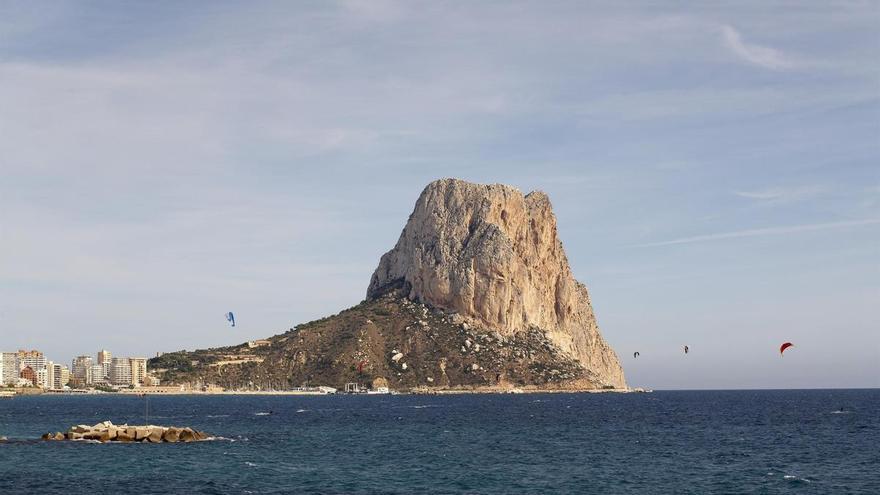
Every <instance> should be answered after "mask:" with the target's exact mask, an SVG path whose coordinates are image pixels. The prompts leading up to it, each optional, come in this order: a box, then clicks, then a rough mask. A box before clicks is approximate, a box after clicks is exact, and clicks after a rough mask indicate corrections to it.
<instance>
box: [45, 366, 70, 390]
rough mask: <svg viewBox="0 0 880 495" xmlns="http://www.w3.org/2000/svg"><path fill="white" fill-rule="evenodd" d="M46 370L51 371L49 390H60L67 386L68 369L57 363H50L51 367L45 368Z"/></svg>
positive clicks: (68, 378)
mask: <svg viewBox="0 0 880 495" xmlns="http://www.w3.org/2000/svg"><path fill="white" fill-rule="evenodd" d="M46 369H51V370H52V375H51V377H50V378H51V380H50V382H49V388H52V389H55V390H61V389H63V388H64V386H65V385H67V382H68V381H69V380H70V369H69V368H68V367H67V366H64V365H63V364H59V363H52V365H51V366H47V367H46Z"/></svg>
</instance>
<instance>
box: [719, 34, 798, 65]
mask: <svg viewBox="0 0 880 495" xmlns="http://www.w3.org/2000/svg"><path fill="white" fill-rule="evenodd" d="M721 35H722V38H723V40H724V46H726V47H727V48H728V49H729V50H730V51H732V52H733V53H734V54H735V55H736V56H738V57H739V58H741V59H743V60H745V61H746V62H749V63H750V64H753V65H757V66H760V67H764V68H765V69H773V70H785V69H791V68H793V67H794V66H795V64H794V62H793V61H792V60H791V59H790V58H789V57H787V56H786V55H785V54H784V53H782V52H781V51H779V50H777V49H775V48H770V47H766V46H761V45H755V44H752V43H746V42H745V41H743V39H742V35H741V34H740V33H739V31H737V30H736V29H734V28H732V27H730V26H722V27H721Z"/></svg>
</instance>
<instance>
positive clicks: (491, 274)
mask: <svg viewBox="0 0 880 495" xmlns="http://www.w3.org/2000/svg"><path fill="white" fill-rule="evenodd" d="M401 288H402V289H403V290H404V292H405V294H406V295H407V297H408V298H409V299H410V300H412V301H417V302H420V303H423V304H426V305H427V306H429V307H433V308H437V309H440V310H445V311H448V312H456V313H458V314H459V315H460V316H461V317H462V318H463V319H464V321H467V322H469V323H470V324H472V325H475V326H477V327H482V328H485V329H487V330H492V331H497V332H499V333H501V334H502V335H505V336H514V335H516V334H519V333H521V332H525V331H533V330H535V329H539V330H541V331H543V332H544V333H545V335H546V336H547V338H548V339H549V341H550V342H552V343H553V344H555V345H556V346H557V347H558V348H559V349H560V350H561V351H562V352H563V353H564V354H566V355H568V356H570V357H572V358H573V359H575V360H576V361H577V362H579V363H580V364H581V365H583V367H584V368H586V369H587V370H588V371H589V372H591V375H593V376H594V377H595V378H596V379H597V381H598V384H600V385H603V386H614V387H616V388H624V387H626V381H625V379H624V376H623V369H622V368H621V366H620V362H619V361H618V359H617V356H616V354H615V353H614V351H613V350H612V349H611V347H610V346H609V345H608V344H607V343H606V342H605V340H604V339H603V338H602V336H601V335H600V334H599V327H598V326H597V324H596V318H595V315H594V314H593V309H592V306H591V304H590V298H589V294H588V292H587V288H586V287H585V286H584V285H583V284H581V283H579V282H578V281H577V280H575V279H574V277H573V276H572V273H571V268H570V267H569V265H568V260H567V258H566V256H565V251H564V250H563V248H562V243H561V242H560V240H559V238H558V237H557V234H556V217H555V215H554V214H553V210H552V206H551V204H550V200H549V198H548V197H547V195H546V194H544V193H543V192H538V191H535V192H531V193H529V194H527V195H523V194H522V193H521V192H520V191H519V190H517V189H515V188H513V187H510V186H505V185H500V184H492V185H482V184H473V183H469V182H465V181H462V180H457V179H442V180H437V181H435V182H432V183H431V184H429V185H428V186H427V187H426V188H425V190H424V191H423V192H422V194H421V196H420V197H419V199H418V201H417V202H416V205H415V209H414V210H413V212H412V214H411V215H410V217H409V221H408V222H407V224H406V226H405V227H404V229H403V232H402V233H401V235H400V239H399V240H398V241H397V245H396V246H395V247H394V249H392V250H391V251H389V252H388V253H386V254H385V255H384V256H382V259H381V260H380V262H379V266H378V268H376V271H375V272H374V273H373V276H372V279H371V281H370V286H369V288H368V290H367V297H368V299H375V298H377V297H379V296H381V295H383V294H385V293H386V292H388V291H389V290H392V289H401Z"/></svg>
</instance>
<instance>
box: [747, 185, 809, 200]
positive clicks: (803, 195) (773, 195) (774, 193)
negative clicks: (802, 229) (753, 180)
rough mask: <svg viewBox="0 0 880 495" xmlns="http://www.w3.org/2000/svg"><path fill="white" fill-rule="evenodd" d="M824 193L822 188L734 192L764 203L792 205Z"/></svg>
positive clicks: (783, 188)
mask: <svg viewBox="0 0 880 495" xmlns="http://www.w3.org/2000/svg"><path fill="white" fill-rule="evenodd" d="M822 192H824V188H823V187H821V186H800V187H774V188H769V189H760V190H756V191H734V194H736V195H737V196H739V197H741V198H745V199H750V200H754V201H758V202H762V203H790V202H794V201H800V200H803V199H809V198H814V197H816V196H817V195H819V194H821V193H822Z"/></svg>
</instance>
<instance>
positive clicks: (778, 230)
mask: <svg viewBox="0 0 880 495" xmlns="http://www.w3.org/2000/svg"><path fill="white" fill-rule="evenodd" d="M876 224H880V218H868V219H864V220H847V221H843V222H828V223H813V224H807V225H790V226H784V227H767V228H763V229H748V230H737V231H734V232H721V233H717V234H706V235H697V236H693V237H682V238H680V239H672V240H669V241H660V242H649V243H647V244H639V245H637V246H635V247H657V246H672V245H675V244H692V243H695V242H709V241H720V240H723V239H738V238H741V237H760V236H767V235H780V234H796V233H799V232H815V231H818V230H829V229H840V228H845V227H862V226H865V225H876Z"/></svg>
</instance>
